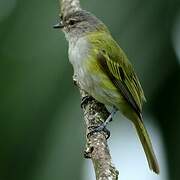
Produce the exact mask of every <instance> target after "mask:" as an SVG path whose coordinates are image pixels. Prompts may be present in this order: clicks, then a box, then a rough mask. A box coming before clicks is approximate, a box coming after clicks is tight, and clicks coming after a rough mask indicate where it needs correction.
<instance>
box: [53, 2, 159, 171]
mask: <svg viewBox="0 0 180 180" xmlns="http://www.w3.org/2000/svg"><path fill="white" fill-rule="evenodd" d="M69 1H70V2H71V4H70V5H69V6H68V7H67V9H66V10H64V9H65V8H66V7H62V9H63V8H64V9H63V10H62V9H61V10H62V11H63V12H64V13H62V14H61V15H60V20H59V22H58V24H56V25H55V26H54V28H60V29H61V30H62V31H63V32H64V34H65V37H66V39H67V41H68V44H69V48H68V56H69V61H70V63H71V64H72V66H73V69H74V75H76V77H77V79H78V82H79V83H80V86H81V88H82V89H83V90H85V91H86V92H87V93H88V94H90V95H91V96H92V97H93V98H95V99H96V100H97V101H99V102H101V103H103V104H105V105H108V106H111V107H113V111H112V113H111V115H110V116H109V118H108V119H107V120H106V121H105V123H104V124H103V125H102V127H104V126H105V125H106V124H107V123H108V122H109V121H110V119H111V118H112V117H113V115H114V114H115V113H116V111H120V112H121V113H122V114H123V115H124V116H125V117H126V118H127V119H129V120H130V121H131V122H132V123H133V125H134V127H135V129H136V131H137V134H138V137H139V139H140V141H141V144H142V147H143V149H144V152H145V155H146V158H147V162H148V165H149V168H150V170H152V171H154V172H155V173H156V174H159V171H160V170H159V165H158V161H157V158H156V156H155V153H154V150H153V146H152V143H151V140H150V137H149V135H148V132H147V130H146V128H145V125H144V122H143V118H142V106H143V103H144V102H145V101H146V98H145V95H144V92H143V89H142V87H141V84H140V82H139V79H138V77H137V75H136V73H135V71H134V68H133V66H132V64H131V62H130V61H129V59H128V57H127V55H126V54H125V52H124V51H123V50H122V49H121V47H120V46H119V45H118V43H117V42H116V41H115V40H114V39H113V37H112V35H111V33H110V31H109V29H108V28H107V26H106V25H105V24H104V23H103V22H102V21H101V20H100V19H98V18H97V17H96V16H95V15H93V14H92V13H90V12H89V11H86V10H84V9H82V8H81V7H80V5H79V4H78V1H75V2H77V4H76V3H73V1H72V0H69Z"/></svg>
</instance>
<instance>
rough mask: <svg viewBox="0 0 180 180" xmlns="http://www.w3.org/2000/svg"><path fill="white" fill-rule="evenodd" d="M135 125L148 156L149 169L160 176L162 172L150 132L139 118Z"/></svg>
mask: <svg viewBox="0 0 180 180" xmlns="http://www.w3.org/2000/svg"><path fill="white" fill-rule="evenodd" d="M134 125H135V127H136V131H137V133H138V136H139V139H140V141H141V143H142V146H143V149H144V152H145V154H146V158H147V161H148V164H149V168H150V169H151V170H152V171H154V172H155V173H156V174H159V171H160V170H159V165H158V162H157V159H156V156H155V153H154V150H153V147H152V144H151V140H150V138H149V135H148V132H147V130H146V128H145V126H144V124H143V121H142V120H141V119H139V118H138V120H136V121H134Z"/></svg>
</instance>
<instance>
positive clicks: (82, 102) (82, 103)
mask: <svg viewBox="0 0 180 180" xmlns="http://www.w3.org/2000/svg"><path fill="white" fill-rule="evenodd" d="M93 99H94V98H93V97H92V96H85V97H83V98H82V100H81V108H83V107H84V106H85V105H86V104H87V103H88V102H89V101H92V100H93Z"/></svg>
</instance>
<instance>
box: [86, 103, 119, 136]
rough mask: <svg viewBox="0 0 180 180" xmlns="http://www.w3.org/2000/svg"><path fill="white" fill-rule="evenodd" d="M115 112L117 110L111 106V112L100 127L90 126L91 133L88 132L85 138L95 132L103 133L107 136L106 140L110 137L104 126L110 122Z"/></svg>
mask: <svg viewBox="0 0 180 180" xmlns="http://www.w3.org/2000/svg"><path fill="white" fill-rule="evenodd" d="M116 112H117V108H116V107H115V106H113V109H112V112H111V114H110V115H109V117H108V118H107V119H106V120H105V121H104V122H103V123H102V124H101V125H100V126H96V127H94V126H93V127H92V126H91V127H90V128H91V129H92V131H90V132H89V133H88V135H87V136H91V135H92V134H94V133H96V132H100V131H104V132H105V133H106V134H107V139H108V138H109V137H110V131H109V130H108V129H107V128H106V126H107V124H108V123H109V122H110V121H112V119H113V117H114V115H115V114H116Z"/></svg>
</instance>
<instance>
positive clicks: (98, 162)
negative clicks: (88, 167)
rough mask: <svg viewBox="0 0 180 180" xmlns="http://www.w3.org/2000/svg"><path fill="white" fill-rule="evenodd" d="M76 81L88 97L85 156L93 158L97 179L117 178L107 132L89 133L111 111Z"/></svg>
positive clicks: (84, 104)
mask: <svg viewBox="0 0 180 180" xmlns="http://www.w3.org/2000/svg"><path fill="white" fill-rule="evenodd" d="M74 82H75V83H76V85H77V86H78V87H79V91H80V95H81V98H82V99H86V101H84V102H83V104H82V109H83V112H84V120H85V124H86V141H87V142H86V149H85V152H84V156H85V157H86V158H91V160H92V162H93V166H94V170H95V174H96V180H117V179H118V174H119V172H118V171H117V170H116V168H115V167H114V165H113V164H112V159H111V155H110V151H109V147H108V144H107V139H106V137H107V134H106V132H104V131H101V132H95V133H92V134H89V133H90V132H91V131H92V129H93V128H92V127H97V126H99V125H100V124H102V122H104V121H105V120H106V118H107V117H108V116H109V112H108V110H107V109H106V107H105V105H104V104H101V103H99V102H98V101H96V100H95V99H94V98H92V97H91V96H89V95H88V94H87V93H86V92H85V91H84V90H83V89H82V88H81V87H80V84H79V83H78V82H77V80H76V79H74Z"/></svg>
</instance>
